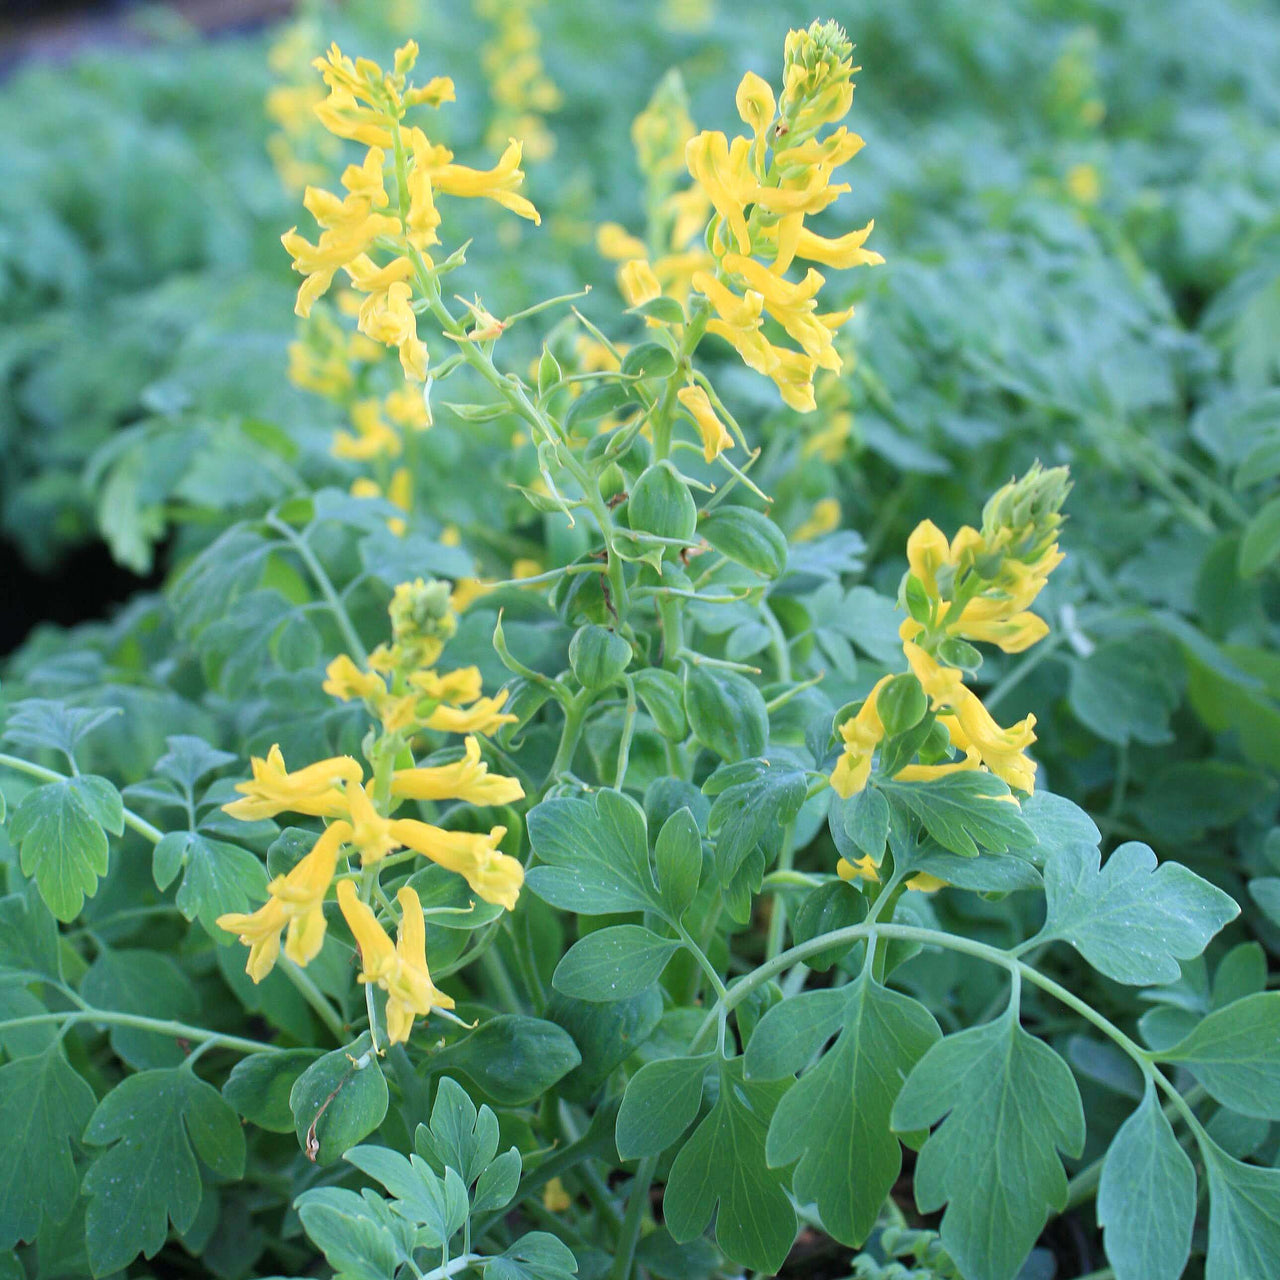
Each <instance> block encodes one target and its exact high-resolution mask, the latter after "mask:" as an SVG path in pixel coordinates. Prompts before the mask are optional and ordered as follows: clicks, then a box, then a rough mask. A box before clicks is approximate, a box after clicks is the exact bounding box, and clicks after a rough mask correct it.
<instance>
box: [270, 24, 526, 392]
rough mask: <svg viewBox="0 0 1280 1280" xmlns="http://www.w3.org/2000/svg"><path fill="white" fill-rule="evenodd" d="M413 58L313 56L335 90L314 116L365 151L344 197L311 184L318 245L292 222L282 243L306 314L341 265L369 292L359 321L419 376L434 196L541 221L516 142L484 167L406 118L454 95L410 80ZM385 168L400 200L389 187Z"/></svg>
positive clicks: (410, 53) (347, 178)
mask: <svg viewBox="0 0 1280 1280" xmlns="http://www.w3.org/2000/svg"><path fill="white" fill-rule="evenodd" d="M417 56H418V46H417V45H416V44H415V43H414V42H413V41H409V43H407V44H405V45H404V46H402V47H401V48H400V49H398V50H397V51H396V55H395V63H394V66H393V69H392V70H391V71H390V72H385V71H383V69H382V68H381V67H379V66H378V65H377V64H376V63H374V62H371V61H369V60H368V59H365V58H360V59H357V60H356V61H355V62H354V63H353V62H352V61H351V59H350V58H347V57H345V56H344V55H343V54H342V52H341V50H339V48H338V47H337V45H334V46H332V48H331V49H330V50H329V53H328V55H327V57H325V58H320V59H317V60H316V62H315V64H314V65H315V66H316V67H317V69H318V70H319V71H320V72H321V75H322V76H323V79H324V82H325V85H326V86H327V87H328V90H329V93H328V96H327V97H326V98H324V99H323V100H322V101H321V102H320V103H319V104H318V106H317V107H316V108H315V112H316V115H317V116H318V117H319V119H320V121H321V123H322V124H323V125H324V126H325V128H326V129H328V130H329V132H330V133H332V134H335V135H336V136H337V137H339V138H347V139H350V140H352V141H354V142H359V143H361V144H362V145H363V146H365V147H366V148H367V150H366V152H365V156H364V160H363V161H362V163H360V164H358V165H356V164H353V165H349V166H348V167H347V169H346V171H345V172H344V173H343V175H342V185H343V186H344V187H345V188H346V194H345V195H344V196H341V197H339V196H337V195H334V194H333V193H331V192H329V191H325V190H322V189H320V188H318V187H308V188H307V189H306V192H305V194H304V196H303V204H304V205H305V206H306V208H307V210H308V212H309V213H311V215H312V216H313V217H314V218H315V220H316V223H317V224H318V225H319V227H320V228H321V235H320V237H319V240H318V242H317V243H315V244H312V243H311V242H310V241H309V240H307V239H306V238H305V237H303V236H301V235H300V234H299V233H298V230H297V228H296V227H294V228H291V229H290V230H289V231H288V232H287V233H286V234H285V235H284V236H283V237H282V241H283V243H284V246H285V248H286V249H287V250H288V251H289V253H290V255H291V256H292V258H293V266H294V270H295V271H297V272H299V273H300V274H301V275H303V276H305V277H306V278H305V279H304V280H303V283H302V286H301V288H299V290H298V301H297V308H296V310H297V312H298V314H299V315H300V316H304V317H305V316H307V315H309V314H310V312H311V308H312V306H313V305H314V304H315V302H316V300H317V299H318V298H320V297H322V296H323V295H324V294H325V293H326V292H327V291H328V290H329V287H330V286H331V285H332V283H333V279H334V277H335V275H336V274H337V273H338V272H339V271H345V272H346V274H347V276H348V277H349V278H350V280H351V284H352V286H353V287H354V288H355V289H356V291H357V292H358V293H360V294H362V295H364V297H363V301H362V302H361V304H360V307H359V313H358V317H357V323H358V326H359V329H360V332H361V333H363V334H365V335H366V336H367V337H369V338H371V339H372V340H373V341H375V342H380V343H382V344H383V345H385V346H390V347H395V348H396V349H397V350H398V351H399V354H400V363H401V365H402V367H403V369H404V373H405V376H406V377H407V378H409V379H411V380H413V381H417V382H422V381H423V380H424V379H425V378H426V374H427V348H426V344H425V343H423V342H422V340H421V339H420V338H419V337H418V330H417V316H416V313H415V311H414V306H413V296H414V295H413V284H412V282H413V281H414V279H415V277H416V276H418V275H419V273H425V272H428V271H430V270H431V268H432V266H433V263H432V262H431V259H430V257H429V255H428V253H427V250H428V249H429V247H430V246H431V245H435V244H438V243H439V237H438V236H437V234H436V228H437V227H438V226H439V225H440V214H439V212H438V210H437V208H436V203H435V200H436V196H437V195H453V196H463V197H487V198H488V199H492V200H495V201H497V203H499V204H501V205H503V206H504V207H505V208H508V209H510V210H512V211H513V212H514V213H517V214H519V215H520V216H521V217H525V218H530V219H532V220H533V221H534V222H537V221H539V217H538V212H537V210H536V209H534V207H533V205H532V204H530V203H529V201H528V200H526V199H525V198H524V197H523V196H521V195H519V194H518V193H517V190H516V188H517V187H519V185H520V183H521V182H522V181H523V178H524V174H523V173H522V172H521V169H520V158H521V147H520V143H519V142H517V141H515V140H514V139H512V140H511V142H510V143H509V144H508V146H507V148H506V150H505V151H504V152H503V155H502V157H501V159H500V160H499V161H498V164H497V165H496V166H495V167H494V168H493V169H490V170H486V171H480V170H476V169H469V168H467V167H465V166H463V165H458V164H454V163H453V153H452V152H451V151H449V150H448V149H447V148H446V147H443V146H440V145H437V144H435V143H432V142H431V141H430V139H429V138H428V137H427V135H426V134H425V133H424V132H423V131H422V129H420V128H419V127H418V126H416V125H407V124H405V123H404V118H405V115H406V113H407V111H408V110H409V109H410V108H412V107H415V106H419V105H424V104H425V105H429V106H433V107H438V106H440V105H441V104H442V103H445V102H451V101H453V97H454V90H453V81H452V80H450V79H449V78H448V77H446V76H436V77H434V78H433V79H432V80H430V81H428V82H427V83H426V84H425V85H422V86H420V87H415V86H413V85H412V84H411V83H410V82H409V81H408V78H407V77H408V73H409V72H410V71H411V70H412V69H413V67H414V64H415V63H416V61H417ZM388 164H390V165H391V168H392V171H393V179H394V192H395V196H396V202H395V204H394V205H392V202H391V197H390V195H389V194H388V191H387V186H386V178H387V170H388ZM374 255H380V256H385V260H382V261H379V259H378V257H375V256H374Z"/></svg>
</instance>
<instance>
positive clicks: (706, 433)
mask: <svg viewBox="0 0 1280 1280" xmlns="http://www.w3.org/2000/svg"><path fill="white" fill-rule="evenodd" d="M676 399H677V400H679V401H680V403H681V404H682V405H683V406H684V407H685V409H686V410H687V411H688V413H689V416H690V417H691V418H692V419H693V422H694V425H695V426H696V427H697V428H698V434H699V435H700V436H701V437H702V456H703V458H705V459H706V461H708V462H711V461H713V460H714V459H715V458H717V457H719V456H720V454H722V453H723V452H724V451H725V450H726V449H732V448H733V437H732V436H731V435H730V434H729V430H728V428H727V427H726V426H725V425H724V423H723V422H721V421H720V419H719V418H718V417H716V412H715V410H714V409H713V408H712V407H711V401H710V399H709V398H708V396H707V393H706V392H705V391H704V390H703V389H702V388H701V387H681V388H680V390H679V391H677V392H676Z"/></svg>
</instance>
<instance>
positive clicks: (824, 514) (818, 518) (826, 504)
mask: <svg viewBox="0 0 1280 1280" xmlns="http://www.w3.org/2000/svg"><path fill="white" fill-rule="evenodd" d="M839 527H840V504H839V502H837V501H836V499H835V498H819V499H818V501H817V502H815V503H814V504H813V511H812V513H811V514H810V516H809V518H808V519H807V520H806V521H804V523H803V524H801V525H800V527H799V528H798V529H797V530H796V531H795V532H794V533H793V534H792V535H791V539H792V541H793V542H812V541H813V539H814V538H821V537H822V536H823V535H824V534H828V533H831V532H832V531H833V530H835V529H838V528H839Z"/></svg>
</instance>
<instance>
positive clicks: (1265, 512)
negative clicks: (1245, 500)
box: [1237, 497, 1280, 578]
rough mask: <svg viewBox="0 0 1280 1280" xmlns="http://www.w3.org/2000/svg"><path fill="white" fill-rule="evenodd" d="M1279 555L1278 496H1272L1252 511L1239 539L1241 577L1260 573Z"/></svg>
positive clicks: (1279, 523) (1279, 518) (1279, 513)
mask: <svg viewBox="0 0 1280 1280" xmlns="http://www.w3.org/2000/svg"><path fill="white" fill-rule="evenodd" d="M1277 556H1280V497H1276V498H1272V499H1271V501H1270V502H1268V503H1267V504H1266V505H1265V506H1264V507H1262V508H1261V509H1260V510H1258V511H1256V512H1255V513H1254V516H1253V519H1251V520H1250V521H1249V523H1248V524H1247V525H1246V526H1245V530H1244V534H1243V536H1242V537H1241V539H1240V558H1239V560H1238V561H1237V564H1238V566H1239V569H1240V576H1241V577H1242V578H1252V577H1253V575H1254V574H1255V573H1261V572H1262V571H1263V569H1265V568H1266V567H1267V566H1268V565H1269V564H1270V563H1271V562H1272V561H1273V560H1274V559H1275V558H1276V557H1277Z"/></svg>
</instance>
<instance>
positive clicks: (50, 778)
mask: <svg viewBox="0 0 1280 1280" xmlns="http://www.w3.org/2000/svg"><path fill="white" fill-rule="evenodd" d="M0 765H7V766H8V767H9V768H10V769H13V770H14V771H15V772H17V773H25V774H29V775H30V776H31V777H33V778H39V779H40V780H41V781H42V782H66V781H67V777H68V775H67V774H65V773H59V772H58V771H57V770H56V769H46V768H45V767H44V766H43V765H39V764H32V762H31V761H30V760H24V759H22V757H21V756H10V755H4V754H3V753H0ZM124 825H125V826H126V827H131V828H132V829H133V830H134V831H136V832H137V833H138V834H139V835H140V836H142V837H143V838H144V839H146V840H150V841H151V843H152V844H159V843H160V841H161V840H163V839H164V832H163V831H161V830H160V828H159V827H155V826H152V825H151V823H149V822H148V821H147V820H146V819H145V818H140V817H139V816H138V815H137V814H136V813H134V812H133V810H132V809H125V810H124Z"/></svg>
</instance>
